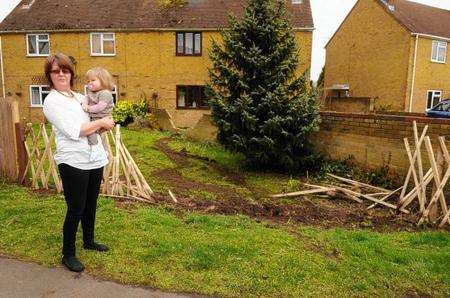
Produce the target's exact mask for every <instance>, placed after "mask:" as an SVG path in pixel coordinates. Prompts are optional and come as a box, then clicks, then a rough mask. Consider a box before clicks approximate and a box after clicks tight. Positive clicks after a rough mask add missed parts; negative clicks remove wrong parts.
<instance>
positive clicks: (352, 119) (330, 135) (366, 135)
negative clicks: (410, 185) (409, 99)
mask: <svg viewBox="0 0 450 298" xmlns="http://www.w3.org/2000/svg"><path fill="white" fill-rule="evenodd" d="M321 116H322V124H321V129H320V132H318V133H317V134H316V135H315V136H314V143H315V144H316V146H317V148H318V149H319V150H320V151H322V152H323V153H324V154H325V155H326V156H328V157H329V158H331V159H345V158H348V157H349V156H353V157H354V158H355V160H356V161H357V162H358V163H359V164H361V165H362V166H366V167H370V168H375V167H379V166H382V165H384V164H389V166H390V167H391V169H393V170H394V171H396V172H399V173H405V172H406V171H407V170H408V167H409V161H408V157H407V154H406V150H405V146H404V143H403V138H405V137H407V138H409V140H410V145H411V146H412V147H413V129H412V124H413V121H417V125H418V129H419V134H420V133H421V131H422V129H423V128H424V126H425V125H428V126H429V127H428V133H427V135H428V136H430V138H431V142H432V144H433V146H434V147H435V148H436V145H437V137H438V136H450V119H433V118H427V117H425V116H410V115H388V114H356V113H342V112H322V113H321ZM449 140H450V137H449ZM447 145H448V146H447V147H450V143H447ZM422 148H423V151H422V156H423V158H422V160H425V161H426V162H425V165H426V167H428V155H427V152H426V150H425V146H423V147H422Z"/></svg>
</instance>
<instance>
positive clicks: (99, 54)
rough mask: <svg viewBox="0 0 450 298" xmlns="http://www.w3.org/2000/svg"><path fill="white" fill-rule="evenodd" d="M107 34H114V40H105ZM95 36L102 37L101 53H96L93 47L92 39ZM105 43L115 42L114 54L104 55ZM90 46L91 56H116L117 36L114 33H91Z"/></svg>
mask: <svg viewBox="0 0 450 298" xmlns="http://www.w3.org/2000/svg"><path fill="white" fill-rule="evenodd" d="M105 34H112V36H113V38H112V39H109V38H106V39H105V38H104V35H105ZM94 35H100V48H101V53H94V52H93V51H92V50H93V46H92V37H93V36H94ZM104 41H112V42H114V53H107V54H105V53H104V49H103V42H104ZM90 44H91V56H106V57H111V56H116V34H115V33H114V32H91V34H90Z"/></svg>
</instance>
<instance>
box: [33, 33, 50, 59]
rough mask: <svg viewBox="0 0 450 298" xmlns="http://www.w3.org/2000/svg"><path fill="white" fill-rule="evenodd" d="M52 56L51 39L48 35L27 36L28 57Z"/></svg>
mask: <svg viewBox="0 0 450 298" xmlns="http://www.w3.org/2000/svg"><path fill="white" fill-rule="evenodd" d="M49 54H50V37H49V35H48V34H27V55H28V56H48V55H49Z"/></svg>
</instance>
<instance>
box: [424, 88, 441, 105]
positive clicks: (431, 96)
mask: <svg viewBox="0 0 450 298" xmlns="http://www.w3.org/2000/svg"><path fill="white" fill-rule="evenodd" d="M441 99H442V91H440V90H428V93H427V109H431V108H432V107H434V106H435V105H437V104H438V103H439V102H440V101H441Z"/></svg>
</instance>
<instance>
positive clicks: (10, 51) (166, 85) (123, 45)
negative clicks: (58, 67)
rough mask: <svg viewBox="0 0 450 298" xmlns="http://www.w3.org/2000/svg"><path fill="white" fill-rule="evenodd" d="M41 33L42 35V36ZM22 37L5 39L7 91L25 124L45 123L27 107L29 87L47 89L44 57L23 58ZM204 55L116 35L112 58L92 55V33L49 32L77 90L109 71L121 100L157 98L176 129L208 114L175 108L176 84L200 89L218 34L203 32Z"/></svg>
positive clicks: (163, 38) (168, 37)
mask: <svg viewBox="0 0 450 298" xmlns="http://www.w3.org/2000/svg"><path fill="white" fill-rule="evenodd" d="M42 33H45V32H42ZM295 35H296V39H297V41H298V44H299V60H300V64H299V67H298V69H297V71H298V73H299V74H301V73H303V72H304V71H305V70H307V69H309V68H310V65H311V49H312V32H310V31H297V32H296V33H295ZM25 36H26V35H25V34H3V35H2V41H3V58H4V66H5V79H6V80H5V83H6V91H7V93H10V94H11V95H12V96H14V97H16V98H18V99H19V101H20V110H21V116H22V117H23V118H24V119H23V120H24V121H32V122H41V121H44V117H43V114H42V108H39V107H37V108H36V107H30V95H29V86H30V85H32V84H37V85H39V84H42V85H45V84H46V82H45V78H44V76H43V65H44V61H45V57H27V56H26V49H27V45H26V39H25ZM202 37H203V40H202V42H203V47H202V52H203V54H202V56H200V57H197V56H192V57H187V56H176V55H175V32H167V31H158V32H156V31H153V32H119V33H116V55H115V56H113V57H94V56H91V55H90V34H89V33H88V32H83V33H50V52H51V53H56V52H61V53H64V54H66V55H69V56H73V57H74V58H75V60H76V65H75V71H76V75H77V77H78V79H77V81H76V85H75V88H74V89H75V90H77V91H79V92H84V74H85V73H86V71H87V70H88V69H90V68H91V67H94V66H101V67H104V68H106V69H108V70H109V71H110V72H111V73H112V74H113V76H114V77H115V80H116V83H117V87H118V93H119V101H120V100H131V101H137V100H139V99H142V98H145V99H147V100H150V99H151V98H152V94H153V93H157V95H158V97H157V105H158V108H160V109H166V110H167V111H168V112H169V113H170V114H171V116H172V118H173V121H174V123H175V125H176V126H177V127H192V126H194V125H195V124H196V123H197V121H198V120H199V119H200V118H201V117H202V116H203V114H205V113H206V114H208V113H209V110H182V109H177V108H176V86H177V85H204V84H205V81H207V80H208V67H210V66H211V63H210V60H209V57H208V52H209V49H210V46H211V39H216V40H220V34H219V33H218V32H217V31H204V32H203V36H202Z"/></svg>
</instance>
